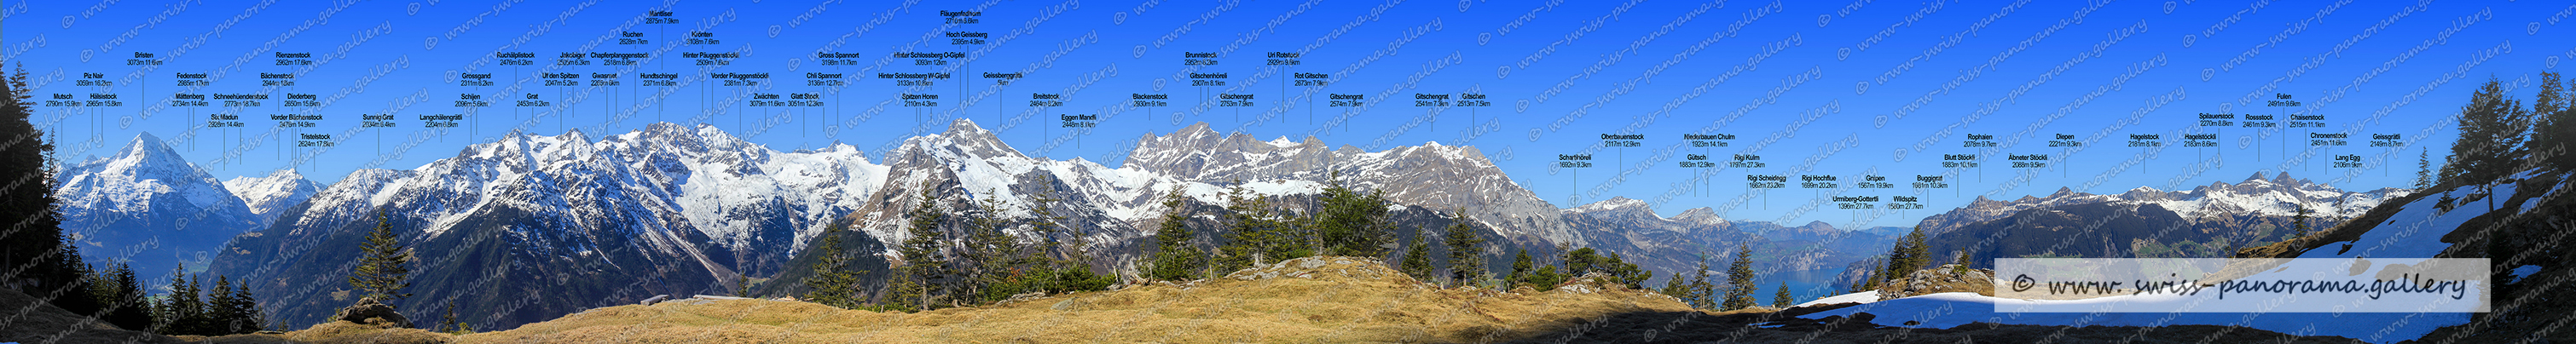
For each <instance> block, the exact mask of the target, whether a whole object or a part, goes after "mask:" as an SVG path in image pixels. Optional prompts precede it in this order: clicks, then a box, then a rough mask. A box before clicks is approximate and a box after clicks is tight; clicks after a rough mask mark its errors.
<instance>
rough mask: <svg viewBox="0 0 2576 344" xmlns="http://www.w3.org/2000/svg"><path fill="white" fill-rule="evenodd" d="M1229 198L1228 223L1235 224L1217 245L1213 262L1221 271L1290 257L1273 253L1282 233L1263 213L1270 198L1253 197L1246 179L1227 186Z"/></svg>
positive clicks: (1226, 217)
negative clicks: (1244, 183) (1276, 241)
mask: <svg viewBox="0 0 2576 344" xmlns="http://www.w3.org/2000/svg"><path fill="white" fill-rule="evenodd" d="M1225 201H1226V204H1225V210H1226V214H1225V220H1226V221H1225V222H1226V224H1227V225H1229V226H1233V230H1231V231H1226V232H1225V239H1226V240H1225V244H1224V245H1219V246H1218V247H1217V255H1216V257H1214V259H1213V262H1210V263H1209V264H1210V265H1214V266H1216V269H1217V270H1219V271H1232V270H1238V269H1243V268H1246V267H1251V266H1252V265H1253V264H1263V263H1267V262H1266V261H1269V260H1278V259H1282V258H1288V257H1281V256H1277V255H1273V254H1272V253H1271V250H1272V245H1273V244H1274V241H1275V239H1274V238H1273V236H1275V235H1277V234H1278V233H1277V232H1275V231H1273V230H1272V228H1271V224H1270V223H1269V219H1268V217H1266V216H1263V214H1260V212H1263V211H1264V210H1263V208H1267V207H1268V204H1267V201H1266V200H1263V199H1262V197H1256V196H1252V192H1251V190H1248V189H1245V188H1244V185H1243V180H1241V179H1237V180H1235V181H1234V186H1230V187H1227V188H1226V192H1225Z"/></svg>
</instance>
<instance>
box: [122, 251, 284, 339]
mask: <svg viewBox="0 0 2576 344" xmlns="http://www.w3.org/2000/svg"><path fill="white" fill-rule="evenodd" d="M243 287H244V288H248V287H249V286H243ZM91 288H95V289H96V290H98V291H99V293H98V294H99V304H100V305H102V306H103V307H105V308H104V310H103V311H102V313H101V314H103V316H101V317H100V318H99V320H101V321H106V322H107V323H108V324H110V325H116V327H118V328H123V329H127V330H135V331H144V330H149V329H151V326H152V307H151V304H150V303H149V302H150V301H149V300H147V299H145V298H144V293H143V285H142V282H140V281H136V280H135V278H134V268H133V267H132V266H128V265H126V264H124V263H117V264H114V265H110V266H109V267H108V268H107V269H106V270H105V271H102V272H100V273H99V278H98V279H97V282H96V283H93V284H91Z"/></svg>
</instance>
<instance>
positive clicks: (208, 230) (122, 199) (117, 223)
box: [54, 133, 258, 276]
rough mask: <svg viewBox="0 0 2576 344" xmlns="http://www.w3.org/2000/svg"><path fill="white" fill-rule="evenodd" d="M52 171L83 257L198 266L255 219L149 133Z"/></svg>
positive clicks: (142, 268) (67, 228) (144, 268)
mask: <svg viewBox="0 0 2576 344" xmlns="http://www.w3.org/2000/svg"><path fill="white" fill-rule="evenodd" d="M58 176H59V177H57V178H58V179H57V180H60V181H61V185H60V186H58V188H57V189H55V190H54V197H56V198H57V199H59V200H60V202H61V203H60V204H61V205H62V210H61V211H62V214H63V231H64V232H65V234H68V235H70V236H72V237H75V238H78V239H76V240H79V241H80V245H81V251H82V254H83V257H85V258H88V259H90V260H92V261H97V262H106V261H115V260H131V261H132V264H133V265H134V270H135V271H138V272H139V273H142V274H146V275H154V276H157V275H159V274H164V273H167V272H168V271H170V270H171V269H172V268H173V267H176V266H179V264H181V262H187V263H189V264H190V265H196V266H202V264H204V263H205V261H206V259H207V257H209V252H211V251H213V250H215V249H216V248H219V247H222V246H223V244H224V241H225V240H227V239H231V238H232V237H233V236H234V235H238V234H241V233H242V232H243V231H247V230H250V229H251V228H253V226H255V225H256V224H257V223H258V215H256V214H254V213H253V212H252V211H251V209H250V208H249V207H248V206H246V205H244V204H243V203H242V201H241V199H239V198H235V197H233V193H232V191H230V190H227V189H225V188H224V185H223V183H221V182H218V181H216V180H215V177H214V176H213V175H209V174H207V173H206V171H205V170H204V169H201V168H198V167H197V165H196V164H193V163H189V162H188V161H187V160H186V159H185V158H184V157H181V156H179V153H178V152H175V151H171V150H170V147H169V146H166V145H164V144H163V143H162V142H161V139H160V138H158V137H153V136H152V134H150V133H145V134H141V135H137V136H135V138H134V140H133V141H131V142H129V143H127V144H126V145H125V148H123V149H119V150H117V152H116V155H114V156H109V157H105V158H96V159H91V160H89V161H84V162H81V163H77V164H72V165H70V166H66V167H65V168H64V169H63V170H62V172H60V174H59V175H58Z"/></svg>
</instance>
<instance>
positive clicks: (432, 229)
mask: <svg viewBox="0 0 2576 344" xmlns="http://www.w3.org/2000/svg"><path fill="white" fill-rule="evenodd" d="M882 160H883V161H882V162H871V161H870V160H869V159H867V158H866V157H864V156H862V155H861V154H860V152H859V151H858V150H857V149H854V148H852V147H849V146H846V145H833V146H829V147H826V148H823V149H818V150H807V151H795V152H779V151H773V150H770V149H768V148H766V147H762V146H760V145H756V144H751V143H749V142H746V141H743V140H741V139H738V138H735V137H732V136H730V135H729V134H726V133H725V132H723V131H721V130H718V129H716V128H715V127H711V126H703V125H701V126H697V127H683V126H679V125H673V124H667V123H657V124H652V125H649V126H647V127H646V128H645V129H643V130H638V131H634V132H628V133H622V134H617V135H609V136H606V137H599V138H593V137H591V136H588V135H586V134H584V133H581V132H578V131H575V132H570V133H565V134H562V135H556V136H542V135H531V134H524V133H512V134H509V135H506V136H505V137H504V138H503V139H501V140H498V141H496V142H490V143H483V144H476V145H472V146H469V147H467V148H465V149H463V150H460V151H459V152H457V154H456V156H454V157H451V158H447V159H442V160H438V161H435V162H431V163H429V164H426V165H422V166H420V167H417V168H413V169H405V170H387V169H371V170H361V171H357V172H353V173H351V174H350V175H349V176H347V177H344V178H342V179H341V181H339V182H337V183H334V184H332V185H330V186H327V187H322V188H319V189H318V190H316V191H314V192H312V193H311V194H310V195H309V196H308V197H307V198H308V200H306V201H303V202H292V201H286V199H291V198H293V197H294V195H295V194H296V193H295V192H291V191H288V192H274V191H272V190H292V189H293V188H292V187H291V185H290V186H288V187H283V188H273V187H269V186H268V185H276V184H278V183H277V182H254V180H243V183H241V184H240V185H245V186H255V187H246V188H249V189H257V190H262V191H261V192H256V193H245V196H239V197H228V198H226V199H234V200H236V201H239V200H242V199H256V200H259V204H262V206H263V207H272V206H278V205H281V204H282V205H284V206H283V208H276V209H275V210H262V211H260V212H251V211H245V213H253V214H271V215H269V216H272V217H273V220H267V222H268V223H269V225H267V226H265V227H262V229H261V230H260V231H258V232H254V233H252V234H250V235H245V236H244V237H243V238H241V239H238V240H236V241H234V242H233V243H232V245H231V248H230V249H229V250H226V252H228V253H226V254H224V255H222V257H221V258H220V259H218V260H217V262H216V263H215V264H214V265H215V266H214V269H215V272H217V273H220V274H225V275H230V276H235V277H237V278H250V279H251V280H254V281H262V282H261V283H262V284H259V285H254V286H253V291H254V292H257V293H259V294H260V295H263V299H267V300H279V301H278V302H276V303H275V304H273V305H271V306H270V309H269V310H270V311H271V312H272V313H274V314H275V315H276V317H277V318H278V319H277V320H278V321H281V322H283V323H298V322H312V321H316V320H318V319H320V318H322V317H324V316H327V315H328V314H329V312H330V311H331V310H333V309H336V308H337V307H338V306H344V305H346V304H347V303H349V302H354V301H355V300H353V299H348V296H347V294H348V291H347V290H345V289H346V287H345V285H344V283H342V282H341V280H342V279H343V277H344V276H346V274H347V271H348V264H349V263H348V262H351V261H353V260H354V258H355V257H356V254H357V252H356V250H355V247H357V245H356V243H357V242H359V241H360V240H361V239H362V238H363V236H364V235H365V233H367V232H368V231H369V230H371V229H372V228H374V227H375V226H377V225H378V223H379V222H380V220H378V217H377V216H376V214H379V213H381V214H383V216H382V220H381V222H382V223H384V224H385V225H387V226H390V227H391V228H393V230H394V231H395V232H396V233H399V234H400V235H401V236H402V241H403V242H405V243H406V244H408V245H410V247H412V249H413V251H412V252H413V254H414V257H415V259H417V260H416V263H417V264H416V265H415V266H416V268H415V273H414V275H413V280H414V281H417V282H416V283H415V284H413V285H412V287H411V289H410V291H411V292H413V293H414V294H415V296H413V298H411V299H406V300H402V301H400V302H396V303H395V304H396V305H397V306H399V307H403V308H404V309H426V308H425V307H441V306H444V304H446V303H450V302H454V303H457V309H458V310H459V312H460V313H469V312H470V313H472V314H487V315H486V316H485V317H486V318H484V319H468V321H469V322H473V323H476V324H478V325H483V326H488V327H487V328H509V327H513V326H517V325H518V324H524V323H527V322H531V321H539V320H544V319H551V318H553V317H555V316H560V315H562V314H566V313H569V312H573V311H578V310H581V309H588V308H592V307H597V306H601V305H608V304H617V303H624V302H631V301H634V300H638V299H643V298H646V297H650V296H653V295H657V294H674V295H687V294H694V293H707V294H731V293H732V291H734V290H735V288H736V287H739V286H741V283H742V282H741V281H745V280H762V279H774V280H773V281H772V282H765V283H762V284H760V287H759V290H762V291H766V292H772V293H782V294H783V293H793V292H794V291H795V290H797V289H798V288H799V287H800V286H799V283H796V282H797V281H798V279H799V278H801V277H802V276H807V275H810V273H811V271H808V270H807V269H808V268H809V266H808V264H807V263H810V262H812V261H813V260H814V257H813V256H811V255H810V252H811V250H809V248H808V247H807V245H810V244H811V243H812V242H813V241H814V239H815V238H816V236H818V235H822V234H823V233H824V232H825V229H826V228H830V227H833V226H840V227H842V228H847V229H850V231H847V232H839V233H841V234H836V235H842V236H843V239H844V240H843V242H844V245H845V246H844V250H847V251H848V252H852V253H850V254H853V255H854V256H857V257H858V258H860V261H858V262H856V264H857V265H858V266H859V267H860V268H861V269H872V270H883V269H882V267H883V266H885V264H887V261H888V260H899V259H905V258H907V257H896V256H894V255H893V252H891V250H889V249H888V247H889V246H891V245H887V243H895V242H901V241H902V240H903V239H905V238H907V237H908V236H909V234H908V233H907V232H906V231H905V230H904V226H908V225H909V222H910V221H908V220H909V219H908V218H906V215H905V214H906V212H908V211H910V210H912V209H913V207H915V206H917V205H918V204H919V203H920V200H919V197H922V196H923V195H924V194H925V192H926V193H927V194H928V195H929V196H931V197H936V198H937V199H936V200H934V202H936V203H937V204H939V205H940V206H941V207H942V209H944V212H943V213H945V214H949V215H974V214H991V215H995V217H997V218H1001V219H1003V220H1004V221H1005V222H1006V223H1005V226H1004V228H1005V232H1007V233H1010V234H1013V235H1015V236H1017V237H1018V238H1020V239H1021V240H1027V241H1031V242H1035V241H1045V240H1057V241H1071V240H1079V241H1081V242H1083V243H1086V244H1087V245H1086V246H1085V247H1084V248H1085V250H1087V251H1090V252H1094V253H1096V256H1098V257H1099V260H1096V261H1094V265H1095V266H1098V267H1100V268H1103V269H1113V270H1114V269H1124V268H1128V267H1129V266H1127V265H1128V264H1129V263H1127V262H1130V261H1132V259H1131V258H1135V257H1136V256H1138V255H1139V254H1140V253H1141V251H1140V250H1139V247H1141V246H1142V245H1143V244H1144V243H1143V241H1144V240H1143V238H1145V237H1146V236H1148V235H1151V234H1152V228H1153V223H1152V222H1153V221H1155V220H1156V219H1157V218H1158V217H1159V216H1160V215H1162V214H1164V213H1166V212H1168V211H1172V210H1173V209H1167V208H1166V207H1164V206H1163V205H1162V204H1161V202H1160V199H1159V198H1160V197H1161V196H1162V195H1163V194H1165V193H1166V192H1169V191H1171V190H1174V189H1179V190H1182V193H1183V194H1184V195H1185V196H1186V197H1185V198H1186V200H1185V201H1184V202H1183V203H1184V204H1183V205H1182V206H1181V209H1180V210H1181V211H1183V212H1184V213H1187V214H1190V215H1191V216H1192V217H1191V218H1192V220H1191V221H1192V225H1193V226H1194V228H1204V229H1206V230H1201V231H1200V234H1199V235H1201V237H1202V238H1205V239H1207V240H1206V242H1215V239H1216V238H1218V237H1219V236H1220V235H1222V234H1221V228H1224V227H1225V224H1223V223H1219V222H1218V220H1216V219H1218V218H1221V217H1220V216H1219V215H1223V214H1224V212H1225V210H1224V206H1225V205H1226V204H1227V203H1226V202H1227V200H1226V197H1225V194H1226V193H1227V192H1228V190H1229V189H1231V188H1234V187H1241V188H1243V189H1245V190H1246V191H1247V192H1250V193H1253V194H1256V195H1259V196H1267V197H1272V198H1274V199H1276V200H1277V202H1278V203H1277V204H1280V205H1281V206H1282V207H1283V208H1285V209H1286V210H1287V211H1290V212H1301V213H1304V212H1313V211H1314V210H1315V209H1314V207H1315V206H1316V205H1315V203H1316V202H1315V197H1316V195H1318V194H1320V193H1321V191H1322V190H1323V189H1324V188H1325V185H1327V184H1328V183H1330V182H1340V183H1343V184H1345V185H1348V186H1351V187H1352V188H1354V189H1358V190H1362V191H1363V192H1371V191H1374V192H1384V194H1385V195H1386V197H1388V199H1389V200H1391V201H1392V202H1393V203H1395V205H1394V206H1393V207H1391V208H1390V209H1391V211H1390V215H1389V221H1390V224H1391V225H1393V226H1394V228H1395V231H1396V233H1395V236H1396V239H1397V240H1396V241H1395V243H1390V244H1389V246H1388V248H1390V249H1391V250H1390V251H1394V250H1392V248H1394V247H1396V246H1394V245H1395V244H1396V243H1410V242H1412V241H1413V240H1417V238H1418V237H1421V236H1422V235H1423V234H1425V233H1434V232H1436V231H1438V230H1440V229H1442V228H1445V227H1447V226H1448V225H1449V221H1450V220H1449V219H1450V216H1451V214H1453V213H1456V212H1457V210H1458V209H1461V208H1463V209H1465V214H1466V215H1467V218H1468V219H1469V220H1470V221H1472V222H1471V223H1469V225H1470V226H1471V227H1474V228H1476V229H1477V235H1478V236H1480V237H1485V238H1487V239H1488V241H1487V244H1486V245H1485V246H1484V247H1483V248H1482V250H1484V251H1485V253H1486V256H1487V257H1488V258H1489V261H1488V262H1487V263H1488V264H1487V266H1488V267H1497V266H1499V267H1503V268H1504V269H1507V268H1508V265H1507V263H1508V262H1509V259H1510V253H1511V252H1512V250H1513V249H1521V248H1525V249H1529V250H1530V251H1531V253H1532V254H1533V255H1537V256H1541V257H1546V256H1553V255H1555V254H1556V253H1557V252H1556V251H1557V248H1558V247H1569V248H1571V247H1592V248H1596V249H1599V250H1603V251H1605V252H1606V253H1619V254H1621V255H1623V256H1625V257H1628V259H1629V260H1630V261H1634V262H1638V263H1640V264H1641V265H1644V267H1645V268H1647V269H1650V270H1654V271H1658V272H1659V273H1658V275H1659V278H1658V279H1657V281H1660V280H1661V279H1660V278H1665V277H1669V276H1671V275H1672V273H1673V272H1679V271H1685V270H1689V269H1691V268H1692V267H1694V266H1695V265H1696V264H1697V263H1698V260H1699V258H1698V257H1700V256H1702V255H1703V254H1709V253H1717V254H1715V255H1710V256H1711V261H1712V264H1718V265H1719V266H1723V265H1722V264H1724V261H1725V259H1731V258H1730V257H1725V256H1723V254H1724V253H1731V251H1732V250H1733V249H1734V248H1736V247H1743V246H1751V247H1754V248H1755V249H1756V259H1757V260H1758V261H1762V262H1765V263H1762V264H1761V265H1760V268H1762V269H1764V270H1766V271H1804V270H1820V269H1824V270H1830V269H1834V268H1838V267H1841V266H1843V265H1844V264H1846V263H1847V262H1849V261H1852V260H1857V259H1862V258H1865V257H1867V256H1869V255H1874V254H1877V253H1879V252H1882V251H1883V250H1884V249H1885V247H1886V245H1887V242H1888V240H1889V239H1890V236H1888V235H1884V234H1880V233H1883V232H1886V230H1885V229H1883V228H1881V229H1867V230H1862V231H1850V230H1843V229H1838V228H1833V227H1832V226H1830V225H1826V224H1824V223H1808V224H1802V225H1795V226H1785V225H1780V224H1772V223H1768V222H1749V221H1729V220H1726V219H1723V218H1720V217H1719V216H1717V214H1716V212H1715V211H1714V210H1711V209H1707V208H1701V209H1691V210H1687V211H1684V212H1682V213H1681V214H1679V215H1677V216H1674V217H1670V218H1665V217H1661V216H1658V215H1656V214H1655V213H1654V212H1653V211H1652V210H1651V207H1648V206H1647V205H1645V204H1644V202H1640V201H1636V200H1630V199H1625V198H1616V199H1612V200H1608V201H1603V202H1601V203H1596V204H1592V205H1586V206H1582V207H1577V208H1575V209H1556V208H1555V207H1553V206H1552V205H1550V204H1548V203H1547V202H1545V201H1543V200H1541V199H1539V198H1538V197H1537V196H1536V195H1534V194H1532V193H1530V192H1529V191H1528V190H1526V189H1523V188H1522V187H1520V186H1519V185H1517V184H1514V183H1513V182H1512V181H1511V179H1510V178H1508V177H1507V176H1505V175H1503V173H1502V172H1501V170H1500V169H1498V168H1496V167H1495V166H1494V165H1493V163H1492V162H1491V161H1489V160H1486V158H1485V157H1484V156H1483V154H1482V153H1480V152H1478V151H1477V150H1476V149H1475V148H1472V147H1457V146H1444V145H1439V144H1437V143H1430V144H1424V145H1421V146H1405V147H1395V148H1390V149H1386V150H1380V151H1365V150H1362V149H1358V148H1354V147H1349V146H1344V147H1340V148H1338V149H1328V148H1327V147H1326V146H1325V145H1324V144H1322V143H1321V142H1318V141H1317V140H1314V139H1308V140H1305V141H1295V142H1292V141H1289V140H1286V139H1277V140H1270V141H1259V140H1255V139H1253V138H1251V137H1250V136H1248V135H1240V134H1237V135H1220V134H1218V133H1216V132H1214V131H1212V130H1210V129H1209V128H1208V127H1207V126H1205V125H1196V126H1191V127H1187V128H1183V129H1182V130H1180V131H1178V132H1175V133H1171V134H1168V135H1161V136H1148V137H1146V138H1143V139H1142V140H1140V141H1139V144H1138V146H1137V147H1136V149H1135V151H1133V153H1132V154H1129V155H1128V158H1127V161H1125V162H1123V163H1122V166H1119V167H1115V168H1112V167H1108V166H1104V165H1101V164H1099V163H1096V162H1092V161H1087V160H1084V159H1080V158H1075V159H1070V160H1053V159H1047V158H1042V157H1030V156H1027V155H1025V154H1023V153H1021V152H1019V151H1017V150H1015V149H1013V148H1012V147H1010V146H1009V145H1008V144H1006V143H1004V142H1003V141H1001V140H999V139H998V138H996V137H995V136H994V135H993V133H992V132H989V131H986V130H984V129H982V128H980V127H978V126H976V125H975V124H974V123H973V122H971V121H967V120H962V119H961V120H956V121H954V122H953V123H951V124H950V126H949V127H948V129H947V130H946V131H943V132H941V133H938V134H932V135H924V136H920V137H913V138H908V139H907V140H906V141H905V142H904V143H903V144H902V145H900V146H899V147H897V148H896V149H894V150H892V151H888V152H886V153H885V155H884V156H883V157H882ZM277 179H283V180H289V181H291V180H297V179H300V178H293V179H287V178H284V177H280V176H274V175H273V176H271V177H269V178H260V179H257V180H263V181H265V180H277ZM285 184H292V183H291V182H286V183H285ZM278 195H284V196H278ZM1041 198H1054V199H1056V201H1055V202H1054V203H1050V204H1049V206H1050V207H1052V208H1054V209H1055V210H1056V214H1057V215H1058V216H1064V217H1065V219H1064V220H1062V221H1059V222H1060V223H1062V224H1064V225H1066V226H1068V227H1071V229H1074V230H1075V231H1074V232H1076V233H1079V234H1078V235H1080V237H1078V238H1077V237H1074V236H1073V235H1075V234H1068V235H1065V236H1060V237H1054V238H1045V237H1039V236H1038V235H1037V234H1036V233H1032V232H1031V231H1030V230H1029V229H1028V228H1029V226H1028V225H1027V222H1028V220H1029V219H1030V214H1029V213H1028V212H1027V210H1025V209H1026V208H1027V207H1028V206H1030V205H1032V204H1033V203H1034V202H1036V201H1037V200H1038V199H1041ZM988 202H989V203H988ZM245 208H246V209H247V208H249V207H248V206H245ZM263 209H265V208H263ZM2249 209H2250V208H2249ZM269 212H273V213H269ZM245 218H251V217H245ZM948 221H950V223H949V225H948V226H943V227H945V228H951V230H957V228H963V227H964V226H963V221H966V217H965V216H950V217H948ZM948 234H951V235H952V237H954V234H959V233H948ZM1432 246H1433V249H1434V251H1435V252H1434V254H1435V255H1440V254H1443V253H1445V252H1443V251H1445V250H1446V249H1445V248H1443V247H1440V245H1432ZM490 295H543V297H532V298H492V297H488V296H490Z"/></svg>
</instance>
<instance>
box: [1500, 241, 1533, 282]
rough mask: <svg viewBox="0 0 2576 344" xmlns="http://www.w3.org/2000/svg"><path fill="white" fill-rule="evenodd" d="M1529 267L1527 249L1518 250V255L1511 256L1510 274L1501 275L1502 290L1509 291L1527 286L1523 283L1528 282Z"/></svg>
mask: <svg viewBox="0 0 2576 344" xmlns="http://www.w3.org/2000/svg"><path fill="white" fill-rule="evenodd" d="M1530 265H1531V263H1530V255H1529V249H1526V248H1524V249H1520V253H1518V254H1514V255H1512V273H1511V274H1507V275H1503V289H1504V290H1511V289H1517V288H1519V287H1520V286H1523V285H1528V283H1525V282H1527V281H1528V280H1529V275H1530V272H1531V271H1530V268H1531V267H1530Z"/></svg>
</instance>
